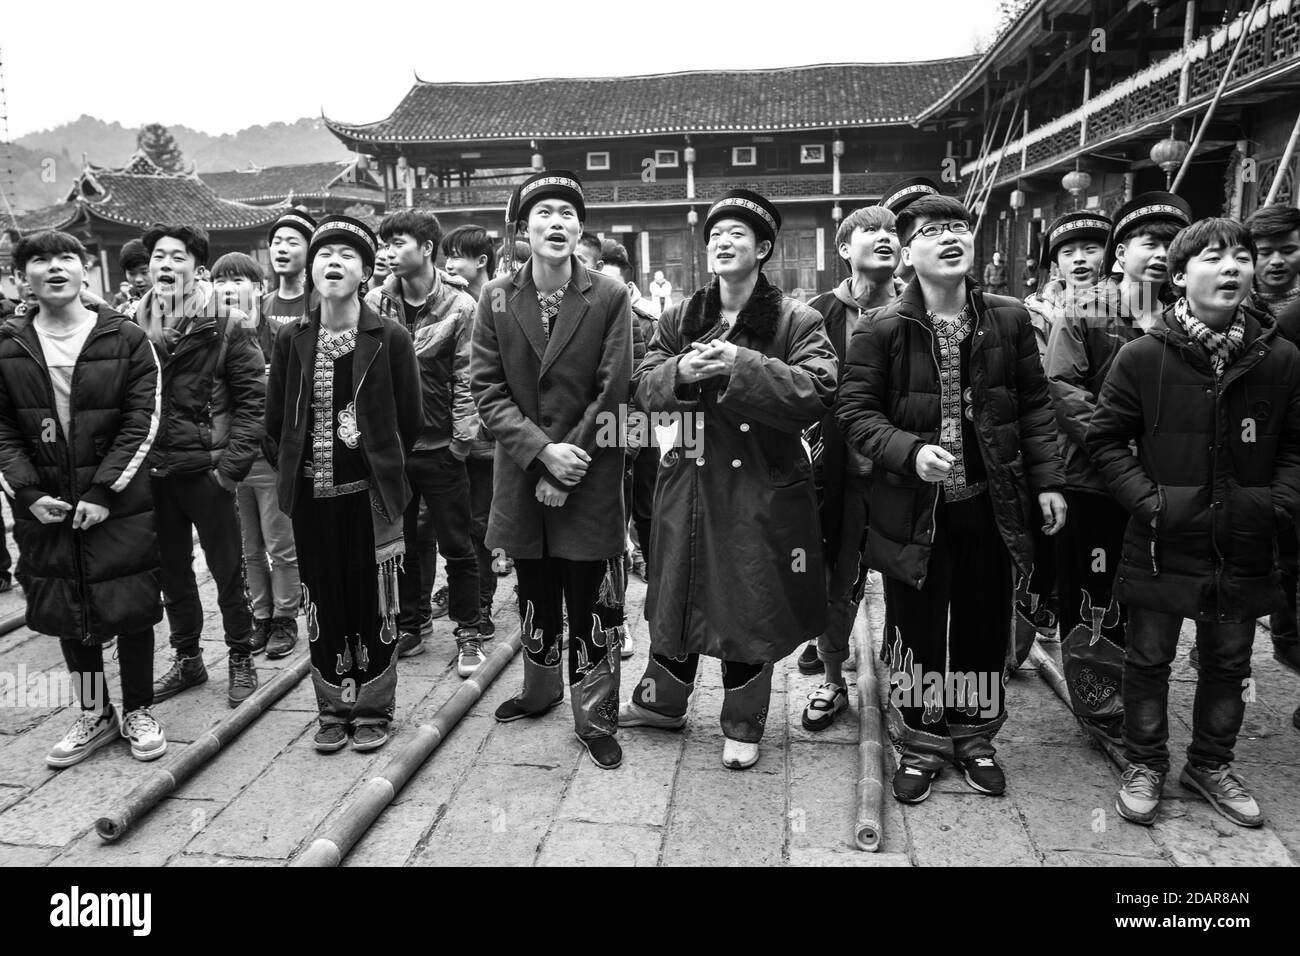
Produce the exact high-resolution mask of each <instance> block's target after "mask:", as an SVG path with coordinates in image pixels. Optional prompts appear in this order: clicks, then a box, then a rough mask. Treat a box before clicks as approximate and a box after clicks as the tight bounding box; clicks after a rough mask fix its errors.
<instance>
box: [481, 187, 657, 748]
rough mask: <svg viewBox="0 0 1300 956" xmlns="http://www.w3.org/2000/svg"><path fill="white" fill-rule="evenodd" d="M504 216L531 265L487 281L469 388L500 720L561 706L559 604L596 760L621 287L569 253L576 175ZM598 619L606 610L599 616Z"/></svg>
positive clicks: (622, 393) (618, 394)
mask: <svg viewBox="0 0 1300 956" xmlns="http://www.w3.org/2000/svg"><path fill="white" fill-rule="evenodd" d="M507 218H508V219H509V220H510V221H511V223H513V224H518V223H524V224H526V226H527V230H528V240H529V243H530V245H531V248H532V257H531V258H530V259H529V260H528V262H527V263H526V264H525V267H524V268H522V269H519V270H518V271H517V272H516V273H515V274H514V275H511V276H502V277H501V278H498V279H493V280H492V281H491V282H489V283H488V284H487V285H486V286H484V288H483V293H482V295H481V296H480V297H479V302H478V311H477V313H476V314H475V317H474V338H473V358H472V361H471V365H470V391H471V392H472V393H473V395H474V401H475V402H476V403H477V404H478V410H479V416H480V418H481V419H482V422H483V425H484V426H485V427H486V428H487V430H488V432H489V433H490V434H492V435H493V437H495V438H496V441H497V447H496V462H495V466H494V479H493V490H492V511H491V514H490V515H489V518H488V535H487V546H488V547H489V548H491V549H494V550H495V549H497V548H500V549H501V550H503V551H504V552H505V553H506V555H508V556H509V557H510V558H513V559H514V562H515V572H516V574H517V576H518V578H519V613H520V616H521V619H522V625H523V640H524V686H523V690H522V691H521V692H520V693H519V695H518V696H517V697H515V698H514V699H512V700H509V701H506V703H504V704H502V705H501V706H500V707H499V708H497V712H496V718H497V720H499V721H501V722H503V723H504V722H507V721H512V720H518V719H520V718H522V717H537V716H540V715H542V714H544V713H545V712H547V711H548V710H550V709H551V708H553V707H555V706H557V705H559V704H560V703H562V702H563V700H564V677H563V675H562V674H561V672H560V631H561V628H562V627H563V617H562V613H561V612H562V608H563V607H564V606H566V605H567V608H568V613H569V691H570V695H571V696H572V699H573V719H574V726H575V730H576V733H577V736H578V739H579V740H580V741H581V742H582V744H583V745H584V746H585V747H586V748H587V752H588V753H589V754H590V756H591V759H592V760H593V762H595V764H596V765H597V766H598V767H602V768H606V769H613V768H614V767H617V766H618V765H619V763H620V762H621V761H622V750H621V748H620V747H619V745H618V741H617V740H615V738H614V735H615V733H616V732H617V731H618V680H619V654H618V643H619V636H620V633H621V632H620V629H619V628H618V627H617V626H616V624H615V623H614V621H613V620H612V618H610V617H609V615H610V614H611V612H612V611H613V610H614V609H615V608H617V609H618V610H619V612H620V613H619V617H620V622H621V609H622V604H623V586H624V583H625V580H626V579H625V577H624V574H623V548H624V535H625V530H624V529H625V528H626V526H627V516H626V512H625V510H624V503H623V449H622V448H621V447H618V443H617V442H614V443H612V444H611V445H610V446H609V447H603V446H602V441H601V435H602V433H603V432H608V429H607V428H605V429H602V425H603V424H604V423H605V422H607V421H610V420H617V419H618V413H619V409H620V407H621V406H624V405H626V403H627V399H628V383H629V381H630V379H631V376H632V313H631V306H630V303H629V300H628V291H627V287H626V286H624V285H623V283H622V282H619V281H617V280H615V279H611V278H609V277H608V276H604V275H601V274H599V273H594V272H591V271H589V270H587V269H584V268H583V267H582V266H581V265H580V264H579V263H578V260H577V258H576V257H575V255H574V250H575V248H576V247H577V244H578V239H579V237H580V236H581V235H582V223H583V220H584V219H585V218H586V205H585V203H584V201H583V196H582V184H581V183H580V182H579V180H578V178H577V177H576V176H574V175H573V174H572V173H570V172H567V171H564V170H550V171H548V172H545V173H539V174H538V175H536V176H532V177H530V178H529V179H527V180H525V181H524V182H523V183H522V184H521V185H520V187H519V189H518V191H517V192H516V194H515V197H514V199H513V200H512V201H511V209H510V212H509V213H508V214H507ZM602 614H603V615H606V617H602Z"/></svg>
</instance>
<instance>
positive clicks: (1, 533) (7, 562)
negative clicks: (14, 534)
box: [0, 508, 13, 581]
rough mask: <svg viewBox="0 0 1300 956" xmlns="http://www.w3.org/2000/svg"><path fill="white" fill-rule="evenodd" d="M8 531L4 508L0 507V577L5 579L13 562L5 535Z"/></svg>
mask: <svg viewBox="0 0 1300 956" xmlns="http://www.w3.org/2000/svg"><path fill="white" fill-rule="evenodd" d="M8 533H9V532H8V531H7V530H6V528H5V518H4V509H3V508H0V579H3V580H5V581H8V580H10V578H11V575H10V573H9V568H10V566H11V565H12V564H13V558H11V557H10V556H9V541H8V538H7V537H6V535H7V534H8Z"/></svg>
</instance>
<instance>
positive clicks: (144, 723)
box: [122, 707, 167, 760]
mask: <svg viewBox="0 0 1300 956" xmlns="http://www.w3.org/2000/svg"><path fill="white" fill-rule="evenodd" d="M122 736H123V737H125V738H126V739H127V740H129V741H131V756H132V757H134V758H135V759H136V760H157V759H158V758H159V757H161V756H162V755H163V754H165V753H166V752H167V737H166V735H164V734H163V729H162V724H160V723H158V719H157V718H156V717H154V715H153V714H152V713H150V711H149V708H148V707H140V708H138V709H137V710H133V711H131V712H130V713H129V714H127V715H126V716H125V717H123V718H122Z"/></svg>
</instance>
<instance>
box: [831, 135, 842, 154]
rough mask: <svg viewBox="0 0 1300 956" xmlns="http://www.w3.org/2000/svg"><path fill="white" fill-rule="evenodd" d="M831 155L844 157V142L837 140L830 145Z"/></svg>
mask: <svg viewBox="0 0 1300 956" xmlns="http://www.w3.org/2000/svg"><path fill="white" fill-rule="evenodd" d="M831 155H833V156H837V157H842V156H843V155H844V140H842V139H837V140H835V141H834V142H833V143H831Z"/></svg>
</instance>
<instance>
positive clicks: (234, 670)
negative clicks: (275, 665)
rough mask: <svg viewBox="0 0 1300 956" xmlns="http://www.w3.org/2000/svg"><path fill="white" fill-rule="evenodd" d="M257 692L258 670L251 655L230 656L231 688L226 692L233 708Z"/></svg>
mask: <svg viewBox="0 0 1300 956" xmlns="http://www.w3.org/2000/svg"><path fill="white" fill-rule="evenodd" d="M255 690H257V668H256V667H255V666H253V656H252V655H251V654H231V655H230V687H229V690H228V691H227V692H226V696H227V698H229V700H230V706H231V707H238V706H239V705H240V704H242V703H243V702H244V701H246V700H248V698H250V697H252V696H253V691H255Z"/></svg>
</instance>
